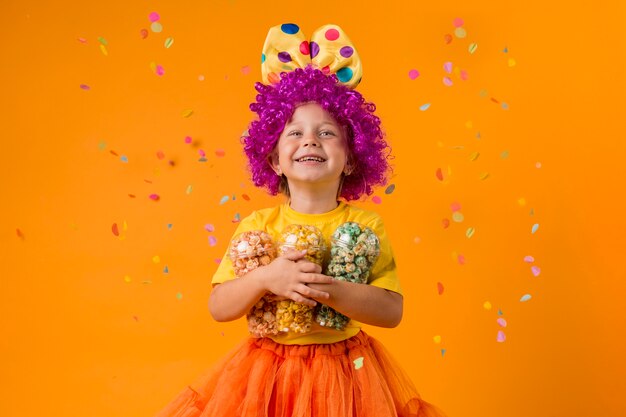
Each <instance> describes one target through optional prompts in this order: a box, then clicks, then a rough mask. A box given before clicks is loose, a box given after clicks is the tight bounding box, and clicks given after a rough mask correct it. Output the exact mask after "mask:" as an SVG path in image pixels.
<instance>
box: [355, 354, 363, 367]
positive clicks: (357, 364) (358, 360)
mask: <svg viewBox="0 0 626 417" xmlns="http://www.w3.org/2000/svg"><path fill="white" fill-rule="evenodd" d="M353 362H354V369H361V368H362V367H363V356H361V357H358V358H356V359H355V360H354V361H353Z"/></svg>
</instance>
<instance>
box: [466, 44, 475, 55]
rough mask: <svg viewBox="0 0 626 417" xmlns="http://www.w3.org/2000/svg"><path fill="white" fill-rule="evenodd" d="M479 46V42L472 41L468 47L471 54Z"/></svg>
mask: <svg viewBox="0 0 626 417" xmlns="http://www.w3.org/2000/svg"><path fill="white" fill-rule="evenodd" d="M477 48H478V44H476V43H470V46H469V47H468V48H467V50H468V51H469V53H470V54H473V53H474V52H476V49H477Z"/></svg>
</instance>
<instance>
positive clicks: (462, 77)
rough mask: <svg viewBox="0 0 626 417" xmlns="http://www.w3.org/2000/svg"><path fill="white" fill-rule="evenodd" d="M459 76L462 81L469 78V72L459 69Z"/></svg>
mask: <svg viewBox="0 0 626 417" xmlns="http://www.w3.org/2000/svg"><path fill="white" fill-rule="evenodd" d="M459 77H460V78H461V79H462V80H463V81H467V80H469V74H468V73H467V71H465V70H461V73H460V74H459Z"/></svg>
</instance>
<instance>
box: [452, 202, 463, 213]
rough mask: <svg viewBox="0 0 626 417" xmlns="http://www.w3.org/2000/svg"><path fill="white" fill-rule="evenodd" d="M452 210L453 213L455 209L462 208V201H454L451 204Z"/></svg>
mask: <svg viewBox="0 0 626 417" xmlns="http://www.w3.org/2000/svg"><path fill="white" fill-rule="evenodd" d="M450 210H452V212H453V213H454V212H455V211H459V210H461V203H459V202H456V201H455V202H454V203H452V204H450Z"/></svg>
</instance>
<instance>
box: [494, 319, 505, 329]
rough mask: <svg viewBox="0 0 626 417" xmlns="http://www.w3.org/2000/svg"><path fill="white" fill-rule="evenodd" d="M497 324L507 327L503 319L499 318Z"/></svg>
mask: <svg viewBox="0 0 626 417" xmlns="http://www.w3.org/2000/svg"><path fill="white" fill-rule="evenodd" d="M496 323H498V324H499V325H500V326H501V327H506V320H505V319H503V318H502V317H500V318H498V319H497V320H496Z"/></svg>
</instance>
